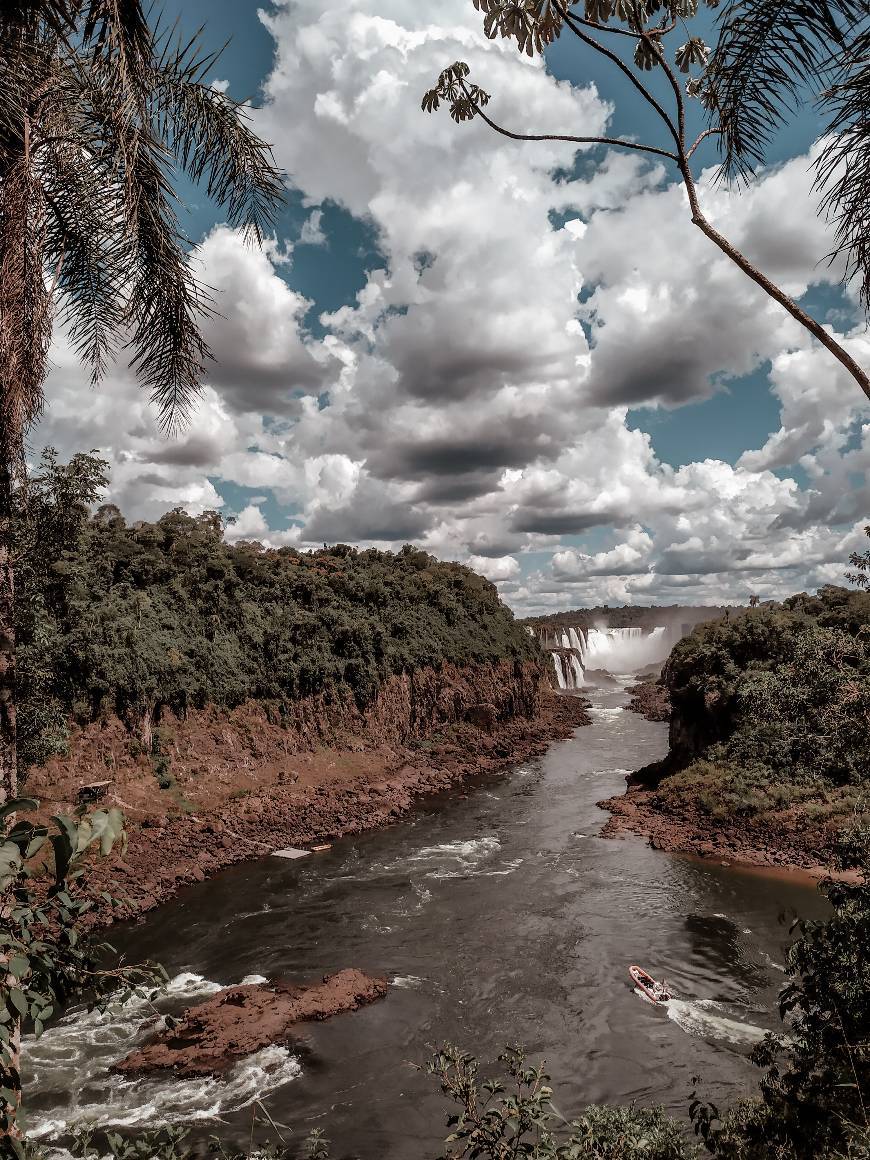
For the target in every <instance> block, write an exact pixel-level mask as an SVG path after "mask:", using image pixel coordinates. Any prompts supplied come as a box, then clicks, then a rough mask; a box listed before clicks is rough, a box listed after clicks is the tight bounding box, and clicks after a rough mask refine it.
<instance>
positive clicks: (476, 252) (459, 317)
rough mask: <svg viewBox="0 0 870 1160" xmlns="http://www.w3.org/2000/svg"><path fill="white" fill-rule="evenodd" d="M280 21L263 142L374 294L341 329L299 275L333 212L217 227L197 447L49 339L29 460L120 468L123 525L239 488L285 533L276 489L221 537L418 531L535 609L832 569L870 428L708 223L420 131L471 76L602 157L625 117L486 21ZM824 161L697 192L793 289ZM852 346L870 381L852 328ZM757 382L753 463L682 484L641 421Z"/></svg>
mask: <svg viewBox="0 0 870 1160" xmlns="http://www.w3.org/2000/svg"><path fill="white" fill-rule="evenodd" d="M261 18H262V19H263V20H264V22H265V23H266V25H267V27H268V28H269V30H270V31H271V33H272V35H273V37H274V41H275V51H276V55H275V61H274V67H273V69H272V72H271V74H270V76H269V78H268V79H267V82H266V84H265V87H264V104H263V108H262V109H261V110H259V111H258V112H257V113H256V114H255V115H256V118H257V121H258V125H259V128H260V129H261V131H262V132H263V135H264V136H265V137H266V138H268V139H269V140H271V141H273V142H274V147H275V153H276V157H277V159H278V161H279V163H280V164H281V165H282V166H284V167H285V168H286V170H287V172H288V174H289V175H290V178H291V180H292V182H293V184H294V185H295V187H296V188H297V189H298V190H299V191H300V192H301V194H302V196H303V198H304V200H305V204H306V205H307V206H309V207H320V206H322V205H323V204H324V203H325V202H327V201H331V202H333V203H337V204H338V205H340V206H342V207H343V208H344V209H345V210H347V211H349V212H350V213H351V214H353V215H354V216H355V217H357V218H358V219H360V220H364V221H366V222H367V223H368V225H369V226H370V227H371V228H372V230H373V231H374V233H375V235H376V238H377V248H378V251H379V253H380V255H381V257H380V258H379V259H376V260H375V261H373V262H372V263H371V265H372V268H371V269H368V270H367V271H366V272H365V279H364V285H363V286H362V288H361V289H360V290H359V292H358V294H357V296H356V298H355V300H354V301H353V302H351V303H350V304H349V305H346V306H344V307H342V308H340V309H338V310H335V311H333V312H332V313H325V312H323V310H322V309H321V307H320V304H319V303H318V302H316V301H313V300H312V299H310V298H308V297H306V296H305V295H304V294H302V293H300V292H299V291H298V290H294V289H293V288H292V287H291V286H290V285H289V284H288V281H287V277H288V276H289V275H292V266H291V265H290V264H289V263H288V255H290V254H291V253H292V250H293V247H294V246H297V245H324V244H326V243H327V241H328V239H326V238H325V237H324V235H323V218H322V211H321V210H320V209H319V208H312V209H311V212H310V214H309V216H308V218H307V219H306V221H305V223H304V225H303V226H302V229H301V233H300V235H299V236H298V237H296V238H281V239H275V240H274V241H273V242H271V243H269V244H267V246H266V247H265V249H264V250H263V251H259V250H256V249H252V248H250V247H247V246H245V245H244V244H243V242H242V240H241V238H240V237H239V236H238V235H237V234H236V233H234V232H233V231H232V230H230V229H228V228H226V227H218V228H217V229H215V230H213V231H212V232H211V233H210V234H209V235H208V237H207V238H205V239H204V242H203V245H202V248H201V249H200V251H199V254H198V257H197V262H198V263H199V265H200V274H201V276H202V277H203V279H204V280H205V281H206V282H207V283H208V284H209V285H211V286H213V287H215V289H216V293H217V302H218V311H219V313H218V315H217V316H216V317H215V318H213V319H211V320H209V322H208V323H207V326H206V331H207V334H206V336H207V338H208V341H209V343H210V345H211V347H212V349H213V351H214V353H215V356H216V358H215V363H214V365H213V366H211V367H209V371H208V376H207V383H206V386H205V389H204V391H203V394H202V398H201V399H200V401H199V403H198V405H197V408H196V410H195V413H194V414H193V416H192V420H191V423H190V426H189V428H188V429H187V431H186V432H185V433H184V434H183V435H182V436H181V438H180V439H178V440H176V441H174V442H167V441H166V440H165V439H164V438H163V437H162V436H161V433H160V432H159V431H158V430H157V429H156V426H155V423H154V419H153V415H152V412H151V409H150V407H149V405H148V401H147V399H145V398H144V397H143V396H142V395H141V393H140V392H139V391H138V390H137V388H136V386H135V383H134V382H133V380H132V377H131V375H130V373H129V371H128V370H127V369H126V368H125V367H123V366H120V367H119V368H117V370H116V371H115V373H114V374H113V375H112V376H111V381H110V382H108V383H107V384H106V386H105V388H104V389H102V390H100V391H98V392H89V391H88V388H87V386H86V384H85V376H84V374H83V372H82V371H81V370H80V368H78V367H77V366H76V365H75V362H74V360H73V358H72V355H71V353H70V351H69V348H68V346H67V344H66V343H65V342H64V340H63V336H62V335H59V336H58V340H57V342H56V344H55V348H54V351H53V359H54V365H53V369H52V374H51V378H50V383H49V394H50V398H51V407H50V409H49V411H48V412H47V415H46V418H45V420H44V422H43V425H42V427H41V429H40V431H39V433H38V440H37V441H38V442H43V443H47V442H52V443H55V444H56V445H57V446H58V447H59V448H60V449H61V450H62V451H64V452H70V451H73V450H77V449H80V448H82V447H92V446H98V447H101V448H103V449H104V453H105V454H106V456H107V458H108V459H109V460H110V462H111V466H112V497H113V498H114V499H115V500H116V501H117V502H119V503H120V504H121V505H122V507H124V508H125V510H127V511H128V512H129V513H130V514H131V515H132V516H134V517H143V516H144V517H148V518H152V517H154V516H155V515H158V514H160V512H161V511H165V510H166V509H167V508H168V507H173V506H176V505H186V506H188V507H189V508H190V509H191V510H195V511H199V510H203V508H205V507H224V508H225V507H226V505H225V504H224V501H223V499H222V497H221V494H220V489H221V487H222V486H223V485H224V484H225V483H230V484H233V485H237V486H241V487H243V488H247V489H252V490H253V492H256V493H268V496H269V497H270V498H271V499H273V500H275V501H277V502H278V503H279V504H285V505H287V506H288V507H292V513H293V519H294V521H295V523H294V525H293V526H292V527H291V528H289V529H286V528H284V529H282V530H279V531H275V530H274V529H271V528H270V527H269V524H268V520H267V518H266V515H265V514H264V513H265V511H268V510H270V509H269V508H267V507H265V506H264V505H265V503H266V500H265V498H263V494H260V495H257V496H256V498H255V499H253V500H250V501H246V503H245V505H244V506H243V507H242V510H241V511H239V512H237V515H236V522H235V523H234V524H233V525H231V528H230V531H229V533H228V534H229V535H230V537H231V538H232V539H235V540H238V539H250V538H257V539H261V540H264V541H265V542H269V543H274V544H279V543H294V544H297V543H298V544H299V545H300V546H305V545H316V544H319V543H321V542H323V541H327V542H333V541H348V542H355V543H363V544H365V543H373V542H374V543H379V544H393V545H399V544H401V543H402V542H404V541H406V540H415V541H417V542H419V543H421V544H422V545H423V546H425V547H426V548H427V550H430V551H433V552H436V553H437V554H439V555H443V556H446V557H450V558H456V559H462V560H466V561H468V562H469V563H471V565H472V566H473V567H475V568H477V569H478V570H479V571H481V572H482V573H483V574H485V575H487V576H489V577H490V578H491V579H492V580H494V581H495V582H496V583H498V585H499V588H500V591H501V592H502V595H503V596H504V598H505V599H507V600H509V601H510V602H511V603H512V604H513V605H514V606H515V607H516V608H517V609H519V610H522V611H529V612H531V611H543V610H546V609H547V608H557V607H565V606H566V605H569V606H570V605H577V604H582V603H599V602H601V601H604V602H608V603H616V602H619V601H622V600H631V601H635V602H641V603H651V602H653V601H656V600H659V601H665V602H668V601H677V600H678V601H682V602H685V601H687V600H691V601H695V600H697V601H711V600H718V599H720V598H721V599H742V598H745V595H746V594H747V591H748V590H749V589H750V588H751V590H753V591H758V592H759V593H760V594H762V595H774V594H777V595H779V594H783V593H784V592H786V591H788V590H793V589H795V588H798V587H805V586H812V585H814V584H818V583H826V582H829V581H830V580H832V579H838V578H839V573H838V571H837V569H838V568H839V569H840V573H841V572H842V570H843V567H842V566H841V565H840V562H844V561H845V560H846V559H847V557H848V553H849V551H851V550H854V549H855V548H856V547H858V546H859V543H860V536H861V532H860V525H861V522H862V520H863V518H864V516H865V515H866V512H867V511H868V509H870V494H868V488H867V469H868V466H870V426H868V424H870V415H868V414H867V410H866V408H865V406H864V404H863V400H862V399H861V397H860V395H859V394H858V393H857V390H856V387H855V385H854V384H853V383H852V382H851V380H849V379H848V377H847V376H846V375H845V373H844V372H843V371H842V369H841V368H839V366H838V364H836V363H835V362H834V361H833V360H832V359H831V356H830V355H829V354H828V353H827V352H826V351H823V350H822V349H821V348H819V347H818V346H816V345H814V344H813V343H812V342H811V341H810V340H809V337H808V336H807V334H806V333H805V332H804V331H803V330H802V329H801V328H800V327H799V326H798V325H797V324H796V323H795V322H794V320H792V319H791V318H790V317H789V316H788V315H787V314H786V313H785V312H784V311H783V310H781V309H780V308H779V307H778V306H776V304H775V303H772V302H771V301H770V300H769V299H768V298H767V297H766V296H765V295H764V294H763V293H762V292H761V291H760V290H759V289H758V288H757V287H756V286H755V285H754V284H753V283H752V282H750V281H749V280H748V279H746V278H745V277H744V275H742V274H741V272H740V271H739V270H737V269H736V268H735V267H734V266H733V265H732V264H731V263H730V262H729V261H728V260H727V259H726V258H725V257H724V256H723V255H721V254H719V252H718V251H716V250H715V249H714V248H712V247H711V244H710V243H709V242H708V241H707V239H706V238H704V237H703V236H702V235H701V234H700V232H699V231H698V230H697V229H696V228H695V227H693V225H692V223H691V220H690V215H689V213H688V208H687V205H686V200H685V195H684V193H683V191H682V189H681V188H680V187H679V186H678V185H677V184H675V183H674V182H673V181H672V179H671V176H670V175H668V174H667V173H666V171H665V170H664V169H663V168H662V167H661V166H660V165H658V164H656V165H649V164H647V163H646V162H645V161H643V160H641V159H639V158H638V157H637V156H632V155H630V154H623V153H617V152H611V153H608V154H605V155H604V156H603V157H601V158H600V163H597V164H596V165H595V166H591V165H584V166H583V167H581V169H582V173H583V176H582V177H566V176H565V175H566V174H570V173H571V172H572V171H573V170H572V166H573V161H574V157H575V150H574V148H573V147H572V146H570V145H565V144H558V143H538V144H535V145H517V144H515V143H512V142H506V141H505V140H504V139H502V138H499V137H496V136H495V135H493V134H492V133H491V132H490V131H489V130H488V129H487V128H486V127H485V126H484V125H482V124H479V123H472V124H468V125H461V126H457V125H455V124H453V123H452V122H451V121H450V119H449V117H448V116H447V115H446V114H445V115H441V116H437V117H428V116H426V115H424V114H423V113H421V112H420V110H419V99H420V96H421V94H422V92H423V91H424V90H425V89H426V88H428V87H429V86H430V85H431V84H432V83H433V80H434V78H435V77H436V76H437V74H438V72H439V71H440V70H441V68H443V67H444V65H445V64H449V63H451V62H452V61H453V60H455V59H457V58H461V59H465V60H467V61H468V62H469V63H470V64H471V66H472V69H473V71H474V75H475V77H476V79H478V80H479V82H480V83H481V84H482V85H484V86H485V87H486V88H488V89H489V90H491V91H492V92H493V94H494V99H493V104H492V106H491V108H492V111H493V113H494V114H495V115H496V116H497V118H498V119H499V120H501V121H502V122H504V123H506V124H512V125H517V126H520V127H523V126H533V127H534V128H535V129H536V130H539V131H541V132H548V131H558V130H564V129H565V127H566V126H570V127H571V130H572V132H576V133H580V132H583V133H588V134H595V133H600V132H602V131H604V130H605V128H606V126H607V123H608V118H609V116H610V113H611V109H610V107H609V106H608V104H607V103H606V102H605V101H603V100H602V99H601V98H600V96H599V94H598V93H597V92H596V90H595V88H594V86H591V85H588V86H581V87H576V86H571V85H569V84H567V83H564V82H556V81H555V80H554V79H553V78H552V77H551V76H549V75H548V74H547V72H546V71H545V69H544V68H543V67H542V64H541V62H540V61H529V60H527V59H525V58H521V57H519V56H518V55H517V54H516V53H515V52H514V51H513V50H512V49H511V48H510V46H509V45H507V44H506V43H505V42H501V41H495V42H490V41H488V40H486V39H485V38H484V37H483V35H482V33H481V24H480V15H479V13H476V12H475V11H474V9H473V6H472V5H470V4H469V3H468V0H442V3H441V4H440V5H438V7H437V11H435V10H434V9H432V7H431V6H429V7H425V6H421V5H420V4H419V0H355V3H354V4H353V5H352V6H350V8H349V9H348V8H344V9H339V8H336V6H335V5H334V4H331V3H329V2H328V0H294V3H293V4H292V5H291V4H289V3H282V4H279V5H278V6H277V7H276V8H275V9H274V10H273V11H272V12H271V13H270V14H269V15H268V16H262V17H261ZM810 160H811V158H807V157H802V158H796V159H794V160H793V161H791V162H789V163H788V164H787V165H785V166H783V167H781V168H780V169H777V170H774V171H771V172H769V173H765V174H762V175H761V177H760V179H759V181H758V182H757V184H756V185H755V186H754V187H753V188H752V189H751V190H750V191H749V192H747V193H744V194H741V195H738V194H736V193H734V192H729V191H728V190H727V189H724V188H722V187H718V186H715V185H714V184H713V182H712V174H704V175H702V178H701V182H700V187H701V196H702V198H703V201H704V205H705V207H706V210H707V212H708V213H709V216H710V218H711V220H712V221H713V222H714V223H715V224H716V225H717V226H718V227H719V228H720V229H722V230H723V232H725V233H726V234H727V235H728V236H729V237H731V238H733V239H734V241H735V242H736V243H737V244H738V245H741V246H743V247H744V249H745V250H746V252H747V253H748V254H749V256H750V257H752V258H753V259H755V260H757V261H758V262H759V263H760V264H762V265H763V266H764V267H765V268H766V269H767V270H768V272H769V273H771V274H772V275H773V276H774V277H776V278H778V279H779V280H780V281H781V282H782V283H783V285H784V286H785V287H786V288H787V289H788V290H789V291H790V292H791V293H793V294H801V293H803V292H804V291H805V290H806V288H807V287H808V286H809V285H811V284H813V283H818V282H821V281H824V280H825V279H833V280H836V278H837V276H838V271H837V270H830V269H828V268H827V267H826V266H824V265H820V264H819V263H820V259H822V258H823V257H824V255H825V254H826V253H827V252H828V251H829V250H830V248H831V239H830V236H829V233H828V230H827V227H826V226H825V223H823V222H820V221H819V220H818V218H817V216H816V214H815V212H814V202H813V199H812V196H811V189H810V186H811V177H810V174H809V172H808V167H809V162H810ZM556 171H558V172H559V176H558V177H556V176H554V174H555V173H556ZM553 220H557V221H560V222H564V223H565V224H564V225H562V226H561V227H560V228H553V226H552V222H553ZM581 291H582V295H581ZM578 295H581V297H582V302H581V301H580V300H578ZM315 321H316V326H315ZM846 341H847V343H848V344H849V346H850V349H852V351H853V353H854V354H855V355H856V357H858V358H859V359H860V360H862V361H864V362H865V363H867V362H868V361H870V345H868V340H867V337H866V335H865V334H864V333H863V332H860V333H859V332H855V333H852V334H849V335H848V336H847V338H846ZM767 363H769V364H770V366H771V372H770V381H771V388H772V390H773V391H774V392H775V395H776V397H777V398H778V400H779V403H780V406H781V426H780V429H779V430H777V431H774V432H771V433H770V436H769V438H767V439H766V440H765V441H764V442H763V445H762V446H761V447H754V448H748V449H747V451H746V453H745V454H744V455H743V457H742V458H741V459H740V460H739V462H738V463H737V464H735V465H731V464H728V463H723V462H720V461H717V460H704V459H700V458H699V459H697V460H696V461H695V462H690V463H687V464H686V465H685V466H683V467H680V468H674V467H671V466H670V465H668V464H667V463H663V462H661V461H659V459H658V458H657V457H656V454H655V452H654V450H653V446H652V443H651V441H650V438H649V436H648V435H647V434H645V433H644V432H643V431H641V430H636V429H631V428H629V426H628V425H627V414H626V409H627V407H628V406H629V405H639V404H643V405H646V406H663V407H667V408H674V407H679V406H681V405H683V404H685V403H686V402H688V401H697V400H700V399H704V398H706V397H708V396H710V395H711V394H712V393H713V392H715V391H716V390H717V389H719V387H720V385H721V384H722V383H723V382H725V381H727V379H728V378H731V377H735V376H741V375H745V374H747V373H748V372H750V371H752V370H754V369H757V368H759V367H760V366H762V365H765V364H767ZM796 467H797V468H799V478H800V481H801V482H800V484H799V482H798V480H797V479H792V478H789V475H788V472H789V470H790V469H792V468H796ZM248 494H250V492H249V493H248ZM588 537H591V539H590V540H589V542H591V543H594V547H589V546H587V544H586V541H587V538H588ZM542 561H543V562H542Z"/></svg>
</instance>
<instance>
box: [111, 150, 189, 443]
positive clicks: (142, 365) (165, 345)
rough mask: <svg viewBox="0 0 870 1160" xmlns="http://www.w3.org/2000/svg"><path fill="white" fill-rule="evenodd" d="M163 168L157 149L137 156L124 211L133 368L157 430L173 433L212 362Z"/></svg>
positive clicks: (186, 249)
mask: <svg viewBox="0 0 870 1160" xmlns="http://www.w3.org/2000/svg"><path fill="white" fill-rule="evenodd" d="M165 164H166V159H165V157H164V156H163V154H162V151H161V150H160V149H159V147H158V146H157V145H156V144H154V143H152V144H151V145H150V146H144V145H143V147H141V148H140V149H139V150H138V153H137V155H136V158H135V168H134V171H133V172H132V174H131V175H130V177H131V185H132V187H133V188H135V189H136V191H137V194H138V196H137V197H136V199H135V200H134V201H133V202H132V203H130V202H129V201H128V202H126V203H125V206H124V209H125V213H126V216H127V233H128V236H129V239H130V240H129V249H128V255H129V263H130V288H129V294H128V299H127V318H128V323H129V325H130V327H131V329H132V335H131V338H130V341H129V348H130V351H131V356H132V357H131V365H132V367H133V368H134V370H135V371H136V373H137V375H138V376H139V379H140V381H141V382H142V385H143V386H144V387H146V389H148V390H150V392H151V398H152V400H153V401H154V403H155V405H156V407H157V411H158V418H159V421H160V423H161V424H162V425H163V426H164V427H165V428H166V429H167V430H170V431H171V430H175V429H177V428H178V427H179V426H181V425H183V424H184V422H185V421H186V419H187V416H188V414H189V411H190V408H191V406H192V405H193V402H194V400H195V399H196V398H197V396H198V394H199V391H200V383H201V379H202V374H203V371H204V369H205V365H206V363H207V361H208V359H209V358H210V352H209V350H208V347H207V345H206V343H205V340H204V338H203V336H202V332H201V325H202V322H203V320H204V318H205V317H206V315H207V314H208V312H209V309H210V303H211V296H210V294H209V291H208V289H207V288H206V287H205V286H203V285H202V284H201V283H200V282H199V280H198V279H197V278H196V276H195V274H194V272H193V268H192V266H191V264H190V262H189V261H188V247H187V245H186V239H185V238H184V237H183V236H182V234H181V231H180V229H179V226H178V218H177V215H176V213H175V208H174V197H173V194H172V190H171V187H170V185H169V182H168V180H167V176H166V170H165Z"/></svg>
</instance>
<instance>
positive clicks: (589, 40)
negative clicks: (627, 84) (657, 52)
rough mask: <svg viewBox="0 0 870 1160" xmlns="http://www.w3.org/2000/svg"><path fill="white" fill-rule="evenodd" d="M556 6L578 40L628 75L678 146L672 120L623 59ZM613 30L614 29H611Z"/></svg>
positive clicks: (559, 6) (677, 137)
mask: <svg viewBox="0 0 870 1160" xmlns="http://www.w3.org/2000/svg"><path fill="white" fill-rule="evenodd" d="M557 8H558V9H559V11H560V12H561V13H562V16H563V17H564V20H565V23H566V24H567V26H568V27H569V28H570V29H571V31H572V32H573V33H574V35H575V36H576V37H578V38H579V39H580V40H582V41H583V43H584V44H587V45H589V47H590V48H592V49H594V50H595V51H596V52H598V53H600V54H601V55H602V56H606V57H607V59H608V60H609V61H611V62H612V63H613V64H615V65H616V67H617V68H618V69H619V70H620V72H621V73H623V75H624V76H626V77H628V79H629V80H630V81H631V83H632V85H633V86H634V87H635V89H637V91H638V92H639V93H640V95H641V96H642V97H643V99H644V100H645V101H646V102H647V103H648V104H650V105H652V107H653V108H654V109H655V111H656V112H657V113H658V115H659V116H660V117H661V119H662V120H663V121H664V123H665V125H666V126H667V128H668V132H669V133H670V134H671V136H672V137H673V139H674V141H675V142H676V144H677V147H678V148H679V147H680V145H681V141H680V136H679V134H678V132H677V127H676V126H675V125H674V122H673V121H672V120H671V118H670V117H669V116H668V114H667V112H666V111H665V109H664V107H663V106H662V105H660V104H659V102H658V101H657V100H656V99H655V97H654V96H653V95H652V93H651V92H650V91H649V90H648V89H647V88H646V87H645V86H644V85H642V84H641V82H640V81H639V80H638V79H637V77H636V76H635V75H634V73H633V72H632V71H631V69H630V68H629V66H628V65H627V64H626V63H625V61H624V60H623V59H622V58H621V57H619V56H617V54H616V53H615V52H612V51H611V50H610V49H609V48H607V46H606V45H603V44H601V43H600V42H599V41H597V40H595V38H594V37H592V36H589V35H588V34H587V33H585V32H584V31H583V29H582V28H579V27H577V25H576V24H575V22H574V17H573V16H572V15H571V13H570V12H568V11H567V9H565V8H564V7H563V6H562V5H561V4H557ZM613 31H615V30H613ZM629 35H630V36H631V38H632V40H636V39H637V37H636V36H634V35H633V34H631V33H629Z"/></svg>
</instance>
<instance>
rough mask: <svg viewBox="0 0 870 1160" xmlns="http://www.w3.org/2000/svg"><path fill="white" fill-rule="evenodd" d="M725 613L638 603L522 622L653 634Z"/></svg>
mask: <svg viewBox="0 0 870 1160" xmlns="http://www.w3.org/2000/svg"><path fill="white" fill-rule="evenodd" d="M724 612H725V608H724V606H722V607H720V606H718V605H706V604H667V605H654V606H652V607H649V608H647V607H644V606H642V605H639V604H625V605H620V606H618V607H614V608H610V607H608V606H607V605H606V604H599V605H597V606H596V607H595V608H575V609H574V610H573V611H570V612H551V613H547V614H545V615H544V616H530V617H528V618H527V619H525V620H523V622H522V623H523V624H528V625H530V626H531V627H533V628H560V629H561V628H582V629H588V628H596V627H600V626H601V625H602V624H606V625H607V626H608V627H609V628H642V629H643V630H644V631H645V632H650V631H651V630H652V629H654V628H657V627H658V626H659V625H670V624H674V625H677V626H678V627H681V626H682V625H696V624H702V623H703V622H704V621H707V620H715V619H716V618H717V617H720V616H722V615H723V613H724Z"/></svg>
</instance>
